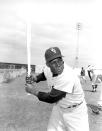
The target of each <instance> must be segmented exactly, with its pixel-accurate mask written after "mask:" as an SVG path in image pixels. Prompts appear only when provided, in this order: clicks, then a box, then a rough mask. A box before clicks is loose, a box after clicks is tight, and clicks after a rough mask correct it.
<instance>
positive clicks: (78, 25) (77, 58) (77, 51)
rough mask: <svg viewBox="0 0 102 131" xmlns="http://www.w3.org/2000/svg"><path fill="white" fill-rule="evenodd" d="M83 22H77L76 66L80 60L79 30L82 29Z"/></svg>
mask: <svg viewBox="0 0 102 131" xmlns="http://www.w3.org/2000/svg"><path fill="white" fill-rule="evenodd" d="M81 27H82V24H81V23H80V22H78V23H77V24H76V30H77V43H76V56H75V64H74V66H76V67H77V66H78V61H79V32H80V30H81Z"/></svg>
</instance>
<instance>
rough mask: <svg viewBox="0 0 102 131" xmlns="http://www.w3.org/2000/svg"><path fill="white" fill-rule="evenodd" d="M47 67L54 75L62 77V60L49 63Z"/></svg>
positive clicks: (58, 59)
mask: <svg viewBox="0 0 102 131" xmlns="http://www.w3.org/2000/svg"><path fill="white" fill-rule="evenodd" d="M47 66H48V67H49V68H50V69H51V72H52V73H53V74H56V75H60V74H61V73H62V72H63V68H64V62H63V60H62V58H57V59H54V60H52V61H50V62H49V63H47Z"/></svg>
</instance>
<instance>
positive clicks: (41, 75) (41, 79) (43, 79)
mask: <svg viewBox="0 0 102 131" xmlns="http://www.w3.org/2000/svg"><path fill="white" fill-rule="evenodd" d="M36 77H37V80H36V82H37V83H38V82H40V81H45V80H46V77H45V75H44V72H42V73H40V74H39V75H37V76H36Z"/></svg>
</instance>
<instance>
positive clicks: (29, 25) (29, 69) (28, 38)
mask: <svg viewBox="0 0 102 131" xmlns="http://www.w3.org/2000/svg"><path fill="white" fill-rule="evenodd" d="M30 45H31V24H30V23H29V22H27V64H28V76H30V74H31V50H30Z"/></svg>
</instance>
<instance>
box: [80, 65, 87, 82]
mask: <svg viewBox="0 0 102 131" xmlns="http://www.w3.org/2000/svg"><path fill="white" fill-rule="evenodd" d="M80 79H81V82H82V83H83V82H86V78H85V69H84V67H82V68H81V72H80Z"/></svg>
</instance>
